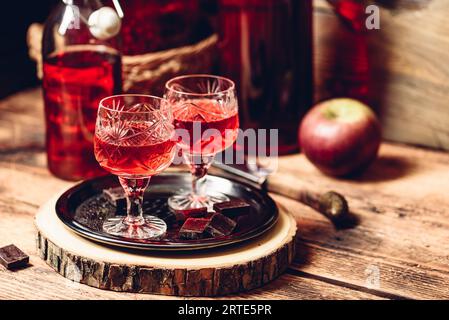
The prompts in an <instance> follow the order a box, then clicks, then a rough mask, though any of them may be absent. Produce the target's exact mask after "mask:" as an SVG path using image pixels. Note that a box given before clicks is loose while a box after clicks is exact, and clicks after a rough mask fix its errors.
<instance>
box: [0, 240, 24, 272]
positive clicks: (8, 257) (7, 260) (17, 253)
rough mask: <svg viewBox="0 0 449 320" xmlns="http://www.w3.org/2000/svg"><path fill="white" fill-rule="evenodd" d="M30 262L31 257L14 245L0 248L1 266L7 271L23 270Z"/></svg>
mask: <svg viewBox="0 0 449 320" xmlns="http://www.w3.org/2000/svg"><path fill="white" fill-rule="evenodd" d="M29 261H30V257H29V256H28V255H26V254H25V253H24V252H23V251H22V250H20V249H19V248H17V247H16V246H15V245H13V244H11V245H9V246H6V247H3V248H0V264H2V265H3V266H4V267H5V268H7V269H10V270H12V269H17V268H22V267H24V266H26V265H27V264H28V262H29Z"/></svg>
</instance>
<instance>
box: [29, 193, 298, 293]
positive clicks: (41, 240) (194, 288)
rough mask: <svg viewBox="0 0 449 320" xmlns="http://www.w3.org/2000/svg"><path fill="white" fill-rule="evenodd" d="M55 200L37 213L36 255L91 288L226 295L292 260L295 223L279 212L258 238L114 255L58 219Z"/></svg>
mask: <svg viewBox="0 0 449 320" xmlns="http://www.w3.org/2000/svg"><path fill="white" fill-rule="evenodd" d="M57 198H58V197H53V198H52V199H50V200H49V201H48V202H47V203H45V204H44V205H43V206H42V207H41V208H40V209H39V211H38V213H37V214H36V219H35V222H36V228H37V230H38V231H37V241H36V245H37V252H38V255H39V256H40V257H41V258H42V259H43V260H45V261H46V262H47V264H48V265H49V266H50V267H52V268H53V269H54V270H55V271H56V272H58V273H59V274H61V275H62V276H64V277H66V278H68V279H70V280H73V281H75V282H79V283H82V284H87V285H89V286H92V287H95V288H101V289H105V290H112V291H120V292H139V293H155V294H164V295H174V296H202V297H210V296H224V295H229V294H232V293H238V292H245V291H249V290H252V289H255V288H259V287H261V286H263V285H265V284H267V283H269V282H271V281H272V280H274V279H275V278H277V277H278V276H279V275H281V274H282V273H284V271H285V270H286V269H287V268H288V266H289V265H290V263H291V262H292V260H293V257H294V255H295V239H296V231H297V226H296V220H295V219H294V218H293V216H292V215H291V214H290V213H288V212H286V211H282V210H280V213H279V219H278V221H277V223H276V225H275V226H274V227H273V229H271V230H270V231H269V232H268V233H266V234H264V235H263V236H261V237H258V238H257V239H254V240H252V241H248V242H245V243H243V244H240V245H234V246H232V247H229V248H219V249H215V250H214V249H212V250H207V251H202V252H201V251H199V252H191V253H185V252H171V253H166V252H163V253H157V252H142V251H140V252H139V251H133V250H127V251H126V252H125V251H123V250H114V249H113V248H107V247H104V246H103V245H100V244H97V243H94V242H92V241H89V240H86V239H84V238H82V237H80V236H78V235H76V234H74V233H73V232H72V231H71V230H69V229H68V228H67V227H66V226H65V225H64V224H63V223H62V222H61V221H60V220H59V219H58V217H57V216H56V213H55V210H54V208H55V205H56V200H57Z"/></svg>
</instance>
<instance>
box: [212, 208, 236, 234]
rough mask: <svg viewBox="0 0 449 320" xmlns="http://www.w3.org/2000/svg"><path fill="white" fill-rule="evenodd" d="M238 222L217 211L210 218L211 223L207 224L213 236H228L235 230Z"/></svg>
mask: <svg viewBox="0 0 449 320" xmlns="http://www.w3.org/2000/svg"><path fill="white" fill-rule="evenodd" d="M236 225H237V222H235V221H234V220H232V219H229V218H228V217H226V216H224V215H222V214H221V213H216V214H214V215H213V216H212V218H211V219H210V223H209V224H208V225H207V226H206V232H207V233H209V234H210V235H211V236H212V237H222V236H228V235H230V234H231V233H232V231H234V229H235V227H236Z"/></svg>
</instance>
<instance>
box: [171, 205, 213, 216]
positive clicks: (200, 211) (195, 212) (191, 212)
mask: <svg viewBox="0 0 449 320" xmlns="http://www.w3.org/2000/svg"><path fill="white" fill-rule="evenodd" d="M176 213H181V214H183V215H185V216H186V217H187V218H202V217H204V216H205V215H206V214H207V208H206V207H201V208H191V209H183V210H176Z"/></svg>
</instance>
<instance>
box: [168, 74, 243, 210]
mask: <svg viewBox="0 0 449 320" xmlns="http://www.w3.org/2000/svg"><path fill="white" fill-rule="evenodd" d="M165 97H166V99H167V101H168V103H169V104H170V105H171V107H172V110H173V117H174V124H175V127H176V134H177V137H178V146H179V147H180V148H181V150H182V155H183V157H184V159H185V161H186V162H187V164H188V165H189V166H190V169H191V172H192V178H193V179H192V190H191V191H187V192H185V191H183V190H181V191H180V192H178V194H175V195H174V196H172V197H171V198H169V200H168V204H169V206H170V208H171V209H173V210H175V211H179V212H188V210H189V209H195V208H202V207H208V208H212V206H213V204H214V203H217V202H223V201H227V200H229V199H228V197H227V196H225V195H224V194H222V193H217V192H215V193H211V192H203V191H202V190H200V189H199V188H198V183H199V180H201V179H202V178H203V177H205V176H206V174H207V170H208V168H209V167H210V165H211V164H212V161H213V159H214V157H215V154H217V153H218V152H221V151H223V150H225V149H226V148H228V147H230V146H232V144H233V143H234V142H235V141H236V139H237V135H238V131H239V130H238V129H239V118H238V103H237V96H236V90H235V85H234V82H232V81H231V80H229V79H227V78H223V77H218V76H212V75H188V76H180V77H176V78H174V79H172V80H170V81H168V82H167V84H166V92H165Z"/></svg>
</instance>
